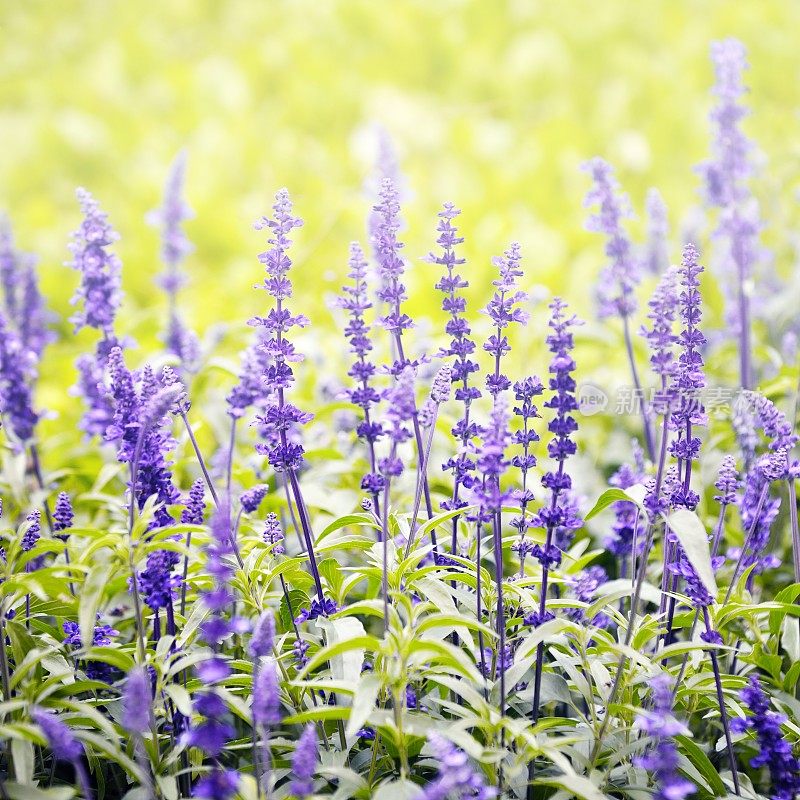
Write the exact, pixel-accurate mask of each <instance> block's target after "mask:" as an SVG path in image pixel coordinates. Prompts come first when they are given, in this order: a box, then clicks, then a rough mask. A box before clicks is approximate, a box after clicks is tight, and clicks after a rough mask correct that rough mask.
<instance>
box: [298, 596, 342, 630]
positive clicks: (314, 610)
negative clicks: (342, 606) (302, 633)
mask: <svg viewBox="0 0 800 800" xmlns="http://www.w3.org/2000/svg"><path fill="white" fill-rule="evenodd" d="M338 610H339V607H338V606H337V605H336V602H335V601H334V600H332V599H331V598H330V597H323V598H321V599H316V598H315V599H314V600H312V601H311V605H310V606H309V607H308V608H301V609H300V613H299V614H298V615H297V617H296V618H295V620H294V622H295V625H302V624H303V623H304V622H307V621H308V620H312V619H317V618H318V617H329V616H330V615H331V614H335V613H336V612H337V611H338Z"/></svg>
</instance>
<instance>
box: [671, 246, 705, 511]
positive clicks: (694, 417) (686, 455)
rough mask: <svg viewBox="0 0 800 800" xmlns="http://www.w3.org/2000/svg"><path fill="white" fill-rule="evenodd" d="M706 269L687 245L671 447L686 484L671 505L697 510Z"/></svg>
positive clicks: (684, 261) (692, 249)
mask: <svg viewBox="0 0 800 800" xmlns="http://www.w3.org/2000/svg"><path fill="white" fill-rule="evenodd" d="M702 271H703V267H702V266H701V265H700V264H699V263H698V253H697V250H696V249H695V247H694V245H691V244H687V245H686V246H685V247H684V248H683V260H682V262H681V268H680V274H681V286H682V287H683V291H682V292H681V295H680V298H679V306H680V313H681V318H682V320H683V329H682V331H681V334H680V336H679V337H678V342H679V343H680V345H681V354H680V356H679V358H678V366H677V370H676V373H675V377H674V382H673V392H674V395H675V399H676V402H677V407H676V408H675V409H673V413H672V418H671V423H672V427H673V428H674V429H675V430H676V431H677V436H676V439H675V441H674V442H673V443H672V445H671V446H670V453H671V454H672V455H673V456H674V457H675V458H676V459H678V463H679V464H682V466H683V484H682V486H681V487H680V488H679V489H678V490H677V491H676V492H673V496H672V498H671V501H672V504H673V505H676V506H682V507H684V508H688V509H689V510H694V508H695V507H696V506H697V503H698V500H699V497H698V496H697V494H696V493H695V492H694V491H692V489H691V485H690V482H691V477H692V462H693V461H695V460H696V459H697V456H698V454H699V452H700V439H698V438H697V437H696V436H694V435H693V432H692V429H693V426H695V425H705V424H706V422H707V418H706V413H705V408H704V407H703V404H702V400H701V397H700V394H701V392H702V390H703V388H704V387H705V385H706V378H705V373H704V371H703V356H702V352H701V351H702V349H703V347H704V345H705V343H706V339H705V336H703V334H702V332H701V331H700V320H701V318H702V315H703V311H702V299H701V297H700V290H699V287H700V280H699V277H698V276H699V275H700V273H701V272H702Z"/></svg>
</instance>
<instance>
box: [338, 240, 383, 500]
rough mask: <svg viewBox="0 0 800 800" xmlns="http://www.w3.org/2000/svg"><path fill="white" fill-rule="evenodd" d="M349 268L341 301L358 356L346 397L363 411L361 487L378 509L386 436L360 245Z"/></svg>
mask: <svg viewBox="0 0 800 800" xmlns="http://www.w3.org/2000/svg"><path fill="white" fill-rule="evenodd" d="M349 266H350V272H349V273H348V277H349V278H350V279H351V280H352V282H353V283H352V285H351V286H344V287H342V292H343V295H342V297H341V298H339V301H338V305H339V307H340V308H343V309H344V310H345V311H346V312H347V313H348V314H349V315H350V319H349V321H348V323H347V327H346V328H345V336H346V337H347V340H348V341H349V343H350V352H351V353H352V354H353V356H354V357H355V360H354V362H353V365H352V366H351V367H350V369H349V371H348V373H347V375H348V376H349V377H350V378H351V379H352V380H353V382H354V387H353V388H352V389H348V390H347V392H346V394H347V397H348V398H349V400H350V402H351V403H352V404H353V405H354V406H357V407H358V408H360V409H361V412H362V420H361V422H360V423H359V424H358V426H357V428H356V432H357V433H358V436H359V438H360V439H362V440H363V441H364V442H365V443H366V445H367V455H368V456H369V464H370V472H369V473H368V474H367V475H365V476H364V478H363V480H362V482H361V488H362V489H363V490H365V491H368V492H369V493H370V494H371V495H372V499H373V502H374V503H375V505H376V507H377V505H378V495H379V493H380V492H381V491H382V489H383V479H382V478H381V476H380V475H378V474H377V462H376V459H375V442H377V441H378V439H380V438H381V436H382V435H383V426H382V425H381V423H380V422H375V421H373V419H372V415H371V413H370V409H371V408H372V407H373V406H374V405H376V404H377V403H378V402H380V394H379V393H378V392H377V390H376V389H374V388H373V386H372V379H373V377H374V375H375V372H376V367H375V364H374V363H373V362H372V361H370V358H369V356H370V353H371V352H372V340H371V339H370V326H369V324H368V323H367V322H366V321H365V320H364V312H365V311H367V310H368V309H370V308H371V307H372V303H370V301H369V296H368V294H367V283H366V279H367V260H366V259H365V258H364V253H363V251H362V249H361V246H360V245H359V244H358V243H357V242H353V243H352V244H351V245H350V261H349Z"/></svg>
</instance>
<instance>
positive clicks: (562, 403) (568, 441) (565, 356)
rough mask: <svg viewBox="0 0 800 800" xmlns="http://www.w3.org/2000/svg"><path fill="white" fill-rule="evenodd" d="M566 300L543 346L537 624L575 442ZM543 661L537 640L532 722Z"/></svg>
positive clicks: (557, 558)
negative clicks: (546, 369) (546, 438)
mask: <svg viewBox="0 0 800 800" xmlns="http://www.w3.org/2000/svg"><path fill="white" fill-rule="evenodd" d="M566 308H567V306H566V303H564V301H563V300H561V299H560V298H558V297H556V298H554V299H553V302H552V303H550V310H551V317H550V321H549V323H548V324H549V325H550V329H551V333H550V335H549V336H548V337H547V346H548V348H549V350H550V352H551V353H552V354H553V359H552V360H551V362H550V376H551V377H550V381H549V384H548V385H549V388H550V391H551V393H552V394H551V397H550V399H549V400H548V401H547V402H546V403H545V404H544V407H545V408H550V409H553V411H554V412H555V416H554V417H553V419H552V420H551V421H550V423H549V425H548V426H547V428H548V430H549V431H550V432H551V433H552V434H553V438H552V439H551V440H550V442H548V445H547V453H548V455H549V456H550V458H551V459H553V460H554V461H555V462H556V463H557V464H558V467H557V468H556V469H555V470H552V469H551V470H549V471H548V472H546V473H545V475H544V476H543V477H542V486H544V488H545V489H547V490H549V492H550V502H549V504H546V505H545V506H544V507H543V508H541V509H540V510H539V512H538V513H537V514H536V516H535V517H534V521H533V524H534V525H535V526H537V527H542V528H544V529H545V531H546V534H545V543H544V547H541V546H539V545H536V547H535V548H534V549H533V555H534V557H535V558H536V559H538V561H539V563H540V564H541V565H542V585H541V588H540V590H539V611H538V616H537V618H536V622H538V623H539V624H541V623H542V622H544V621H545V620H546V619H548V618H549V617H548V615H547V584H548V576H549V572H550V570H551V569H552V568H553V567H555V566H557V565H558V564H560V563H561V551H560V550H559V549H558V547H556V546H555V545H554V544H553V532H554V531H555V529H556V528H558V527H560V526H561V525H562V524H563V523H564V521H565V510H564V507H563V499H562V493H565V492H569V490H570V489H571V488H572V479H571V478H570V476H569V474H568V473H567V471H566V461H567V459H568V458H569V457H570V456H571V455H573V454H574V453H575V451H576V450H577V446H576V444H575V442H574V440H573V438H572V436H573V434H574V433H575V431H577V429H578V423H577V422H576V421H575V417H573V416H572V414H573V412H574V411H575V410H576V409H577V408H578V404H577V401H576V400H575V379H574V378H573V377H572V373H573V372H574V371H575V361H574V360H573V358H572V355H571V352H572V349H573V347H574V340H573V335H572V328H573V327H574V326H575V325H578V324H580V323H579V321H578V320H577V318H576V317H575V316H567V315H566V313H565V312H566ZM543 664H544V643H540V644H539V646H538V648H537V653H536V672H535V683H534V694H533V709H532V715H533V720H534V722H535V721H536V720H537V719H538V718H539V697H540V691H541V681H542V669H543Z"/></svg>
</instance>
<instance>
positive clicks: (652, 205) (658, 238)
mask: <svg viewBox="0 0 800 800" xmlns="http://www.w3.org/2000/svg"><path fill="white" fill-rule="evenodd" d="M645 211H646V212H647V245H646V247H645V253H644V263H645V267H646V269H647V271H648V272H651V273H652V274H653V275H660V274H661V273H662V272H663V271H664V270H665V269H667V268H668V267H669V243H668V241H667V237H668V236H669V220H668V219H667V206H666V204H665V203H664V199H663V198H662V197H661V192H659V191H658V189H655V188H652V189H648V190H647V197H646V198H645Z"/></svg>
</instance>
